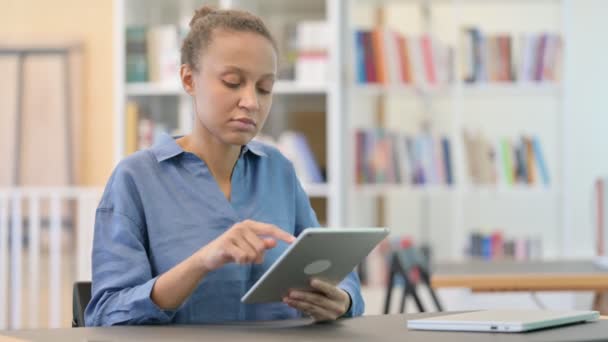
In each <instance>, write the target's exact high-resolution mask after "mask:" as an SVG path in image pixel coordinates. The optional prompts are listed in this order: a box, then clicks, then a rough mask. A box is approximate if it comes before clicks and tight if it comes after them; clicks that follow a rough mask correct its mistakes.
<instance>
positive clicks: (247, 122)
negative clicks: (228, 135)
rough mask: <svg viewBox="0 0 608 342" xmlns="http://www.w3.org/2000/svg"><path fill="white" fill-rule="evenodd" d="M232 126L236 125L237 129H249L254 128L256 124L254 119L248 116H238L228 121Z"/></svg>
mask: <svg viewBox="0 0 608 342" xmlns="http://www.w3.org/2000/svg"><path fill="white" fill-rule="evenodd" d="M230 122H231V123H232V124H233V126H236V127H237V129H239V130H244V131H251V130H255V127H256V124H255V121H253V120H251V119H249V118H238V119H233V120H231V121H230Z"/></svg>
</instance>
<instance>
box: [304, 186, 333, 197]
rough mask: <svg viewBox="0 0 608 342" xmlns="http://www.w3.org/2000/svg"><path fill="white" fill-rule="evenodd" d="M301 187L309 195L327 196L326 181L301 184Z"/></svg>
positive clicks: (327, 187)
mask: <svg viewBox="0 0 608 342" xmlns="http://www.w3.org/2000/svg"><path fill="white" fill-rule="evenodd" d="M302 187H303V188H304V191H306V193H307V194H308V196H309V197H328V196H329V185H328V184H327V183H308V184H302Z"/></svg>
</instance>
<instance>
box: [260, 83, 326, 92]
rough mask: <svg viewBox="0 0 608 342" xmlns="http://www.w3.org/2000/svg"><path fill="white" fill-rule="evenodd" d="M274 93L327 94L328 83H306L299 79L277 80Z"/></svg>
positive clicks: (273, 89)
mask: <svg viewBox="0 0 608 342" xmlns="http://www.w3.org/2000/svg"><path fill="white" fill-rule="evenodd" d="M272 92H273V94H275V95H276V94H293V95H298V94H302V95H304V94H325V93H326V92H327V85H323V84H306V83H299V82H297V81H277V82H276V83H275V84H274V87H273V88H272Z"/></svg>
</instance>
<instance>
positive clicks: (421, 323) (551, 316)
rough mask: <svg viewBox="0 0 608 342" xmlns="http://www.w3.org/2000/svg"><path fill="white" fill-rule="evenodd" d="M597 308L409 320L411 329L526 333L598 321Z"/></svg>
mask: <svg viewBox="0 0 608 342" xmlns="http://www.w3.org/2000/svg"><path fill="white" fill-rule="evenodd" d="M599 317H600V314H599V312H597V311H550V310H484V311H474V312H467V313H460V314H447V315H442V316H436V317H429V318H422V319H414V320H408V321H407V327H408V329H419V330H451V331H485V332H523V331H530V330H536V329H542V328H549V327H554V326H559V325H564V324H572V323H579V322H587V321H594V320H597V319H598V318H599Z"/></svg>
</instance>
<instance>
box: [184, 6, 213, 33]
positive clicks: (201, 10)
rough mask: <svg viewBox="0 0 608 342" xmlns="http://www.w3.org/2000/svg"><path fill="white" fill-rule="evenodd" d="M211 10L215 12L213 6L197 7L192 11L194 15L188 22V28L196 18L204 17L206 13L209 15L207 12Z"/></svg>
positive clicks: (209, 12)
mask: <svg viewBox="0 0 608 342" xmlns="http://www.w3.org/2000/svg"><path fill="white" fill-rule="evenodd" d="M213 12H215V9H214V8H213V7H211V6H202V7H200V8H199V9H197V10H196V11H195V12H194V16H193V17H192V19H191V20H190V24H189V26H190V28H192V26H194V23H195V22H196V21H197V20H198V19H200V18H204V17H206V16H207V15H209V14H211V13H213Z"/></svg>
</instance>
